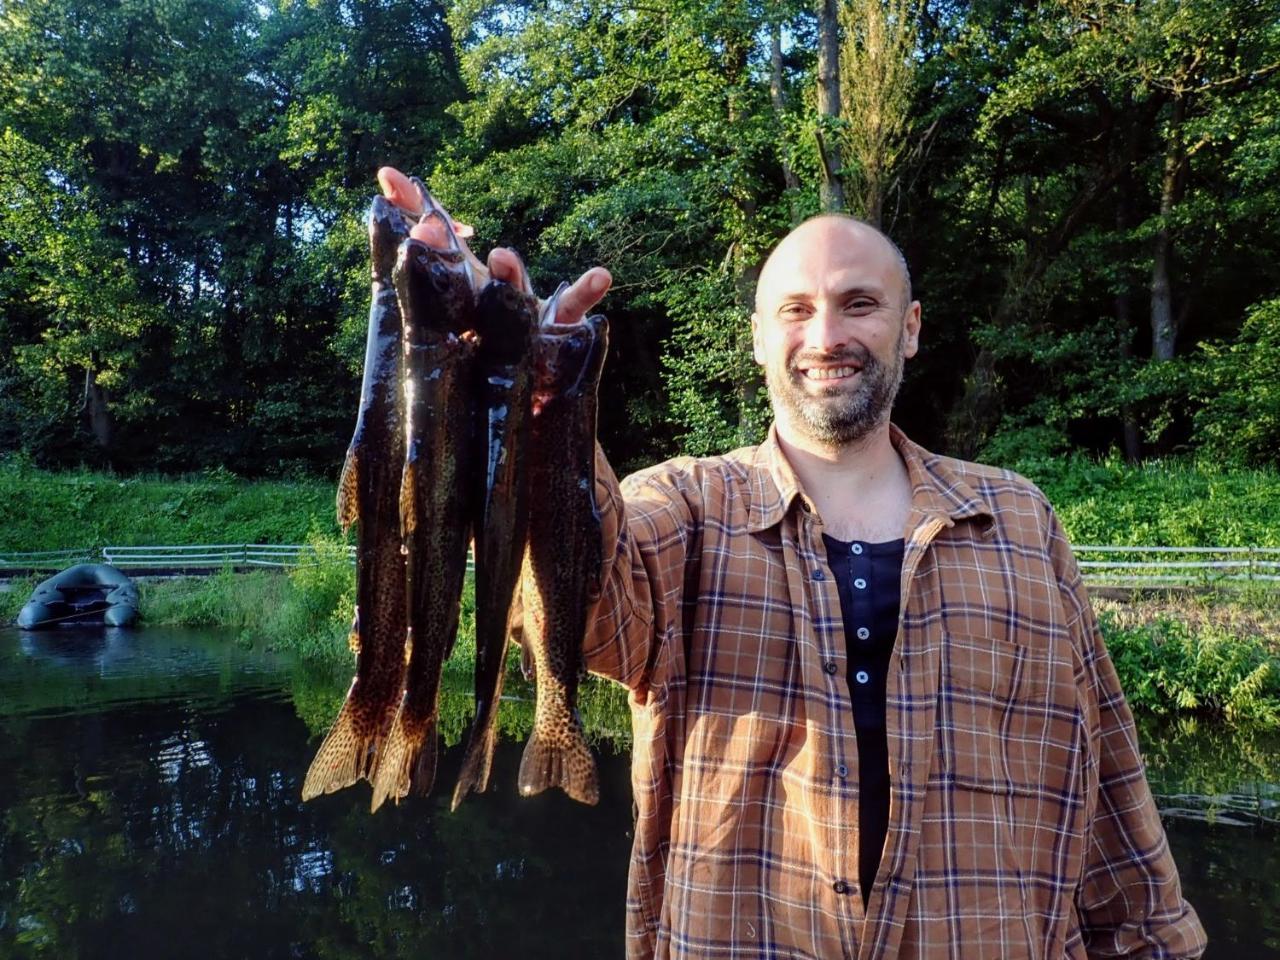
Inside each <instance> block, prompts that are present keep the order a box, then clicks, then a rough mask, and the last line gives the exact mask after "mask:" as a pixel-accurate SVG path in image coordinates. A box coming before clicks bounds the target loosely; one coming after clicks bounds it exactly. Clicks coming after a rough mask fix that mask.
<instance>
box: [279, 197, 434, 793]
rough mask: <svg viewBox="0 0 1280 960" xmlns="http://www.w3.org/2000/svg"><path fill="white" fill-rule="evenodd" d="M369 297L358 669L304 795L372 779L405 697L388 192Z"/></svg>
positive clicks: (404, 226)
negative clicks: (402, 682)
mask: <svg viewBox="0 0 1280 960" xmlns="http://www.w3.org/2000/svg"><path fill="white" fill-rule="evenodd" d="M368 225H369V247H370V264H371V272H372V281H373V286H372V303H371V306H370V309H369V331H368V337H367V340H366V344H365V357H364V379H363V383H362V385H361V389H360V412H359V415H358V417H357V419H356V428H355V434H354V436H353V437H352V439H351V444H350V446H349V447H348V449H347V456H346V461H345V463H344V464H343V468H342V479H341V480H340V481H339V484H338V523H339V524H340V525H341V526H342V528H343V529H344V530H345V529H348V528H349V527H350V526H351V525H352V524H355V525H356V617H355V623H354V624H353V626H352V628H351V639H350V642H351V647H352V649H353V650H354V651H355V652H356V675H355V679H354V680H353V681H352V684H351V689H350V690H349V691H348V692H347V698H346V701H345V702H344V703H343V705H342V707H341V709H340V710H339V712H338V717H337V719H336V720H335V721H334V724H333V727H332V728H331V729H330V731H329V733H328V735H327V736H326V737H325V739H324V742H323V743H322V744H321V746H320V749H319V751H318V752H317V754H316V757H315V759H314V760H313V761H312V763H311V768H310V769H309V770H308V771H307V776H306V779H305V780H304V781H303V785H302V799H303V800H309V799H311V798H312V797H316V796H318V795H320V794H322V793H332V792H333V791H335V790H339V789H341V788H343V787H347V786H350V785H351V784H353V783H355V782H356V781H357V780H360V779H366V778H368V777H369V775H370V773H371V771H372V770H373V768H374V766H375V765H376V764H377V762H378V757H379V753H380V750H381V748H382V744H383V741H384V738H385V736H386V733H387V729H388V727H389V726H390V723H391V719H392V717H393V716H394V713H395V710H396V706H397V704H398V702H399V699H400V689H401V681H402V678H403V674H404V642H405V594H404V557H403V556H402V555H401V552H400V523H399V501H400V473H401V468H402V465H403V462H404V427H403V390H402V386H401V361H400V353H401V351H400V337H401V314H400V306H399V303H398V301H397V299H396V295H395V290H394V289H393V286H392V270H393V266H394V263H395V258H396V251H397V248H398V247H399V245H400V244H401V242H402V241H403V240H404V239H405V238H407V237H408V235H409V225H408V223H407V222H406V221H405V219H404V217H403V215H402V214H401V213H400V212H399V211H398V210H397V209H396V208H395V207H394V206H392V205H391V204H390V203H388V202H387V201H386V200H385V199H383V198H382V197H376V198H375V199H374V200H373V203H372V205H371V206H370V209H369V216H368Z"/></svg>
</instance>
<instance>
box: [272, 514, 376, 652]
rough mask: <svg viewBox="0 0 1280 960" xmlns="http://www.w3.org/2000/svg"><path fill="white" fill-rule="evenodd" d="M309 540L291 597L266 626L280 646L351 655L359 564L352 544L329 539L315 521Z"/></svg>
mask: <svg viewBox="0 0 1280 960" xmlns="http://www.w3.org/2000/svg"><path fill="white" fill-rule="evenodd" d="M307 544H308V546H309V547H310V550H309V553H310V556H307V557H306V559H305V560H304V562H303V563H301V564H299V565H298V566H296V567H294V568H293V569H292V570H290V571H289V577H288V582H289V590H288V594H287V597H286V598H285V601H284V603H283V604H281V605H280V607H279V608H278V612H277V613H276V614H275V615H274V616H273V617H272V618H271V620H270V621H269V622H268V623H267V624H265V625H264V631H265V632H266V633H267V635H268V639H269V640H270V642H272V643H273V644H275V645H276V646H279V647H281V648H284V649H293V650H296V651H298V652H299V653H301V654H302V655H303V656H304V657H305V658H307V659H310V660H349V659H350V657H351V651H350V649H349V647H348V644H347V636H348V634H349V633H350V632H351V622H352V619H353V617H354V615H355V606H356V596H355V594H356V584H355V568H354V567H353V566H352V565H351V559H350V557H349V556H348V554H347V548H346V544H344V543H342V542H340V541H337V540H332V539H326V538H325V537H324V535H323V534H321V533H320V532H319V530H318V529H317V528H315V527H313V528H312V532H311V534H310V535H309V536H308V538H307Z"/></svg>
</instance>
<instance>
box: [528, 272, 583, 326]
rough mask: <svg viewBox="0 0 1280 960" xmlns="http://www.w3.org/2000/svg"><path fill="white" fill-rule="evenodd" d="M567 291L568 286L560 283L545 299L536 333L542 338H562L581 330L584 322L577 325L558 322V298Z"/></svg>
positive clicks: (565, 283) (580, 321)
mask: <svg viewBox="0 0 1280 960" xmlns="http://www.w3.org/2000/svg"><path fill="white" fill-rule="evenodd" d="M568 289H569V284H568V283H567V282H561V284H560V286H558V287H556V292H555V293H553V294H552V295H551V296H550V297H548V298H547V302H546V304H545V305H544V306H543V308H542V313H541V315H540V316H539V317H538V333H540V334H542V335H543V336H551V337H563V336H568V335H569V334H571V333H573V332H574V331H575V330H581V329H582V324H583V322H584V320H579V321H578V322H577V323H560V322H559V314H560V297H561V295H562V294H563V293H564V292H565V291H566V290H568Z"/></svg>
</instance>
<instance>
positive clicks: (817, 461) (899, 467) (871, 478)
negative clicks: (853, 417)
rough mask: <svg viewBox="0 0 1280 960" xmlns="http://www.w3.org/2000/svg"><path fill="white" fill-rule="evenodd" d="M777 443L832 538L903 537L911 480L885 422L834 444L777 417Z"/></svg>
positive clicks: (889, 538) (879, 538)
mask: <svg viewBox="0 0 1280 960" xmlns="http://www.w3.org/2000/svg"><path fill="white" fill-rule="evenodd" d="M778 445H779V446H780V447H781V448H782V452H783V454H785V455H786V458H787V462H788V463H790V464H791V469H792V470H794V471H795V474H796V478H797V479H798V480H799V481H800V485H801V487H802V488H803V489H804V492H805V493H806V494H807V495H808V496H809V498H810V499H811V500H812V501H813V503H814V506H816V507H817V509H818V513H819V514H820V515H821V517H822V520H823V525H824V529H825V531H826V532H827V533H829V534H830V535H831V536H833V537H836V538H837V539H840V540H863V539H865V540H892V539H897V538H898V537H901V536H902V535H903V526H904V525H905V523H906V519H907V514H908V512H909V510H910V505H911V482H910V478H909V476H908V475H907V468H906V465H905V464H904V463H903V462H902V458H901V457H900V456H898V452H897V451H896V450H895V449H894V448H893V442H892V440H891V438H890V434H889V424H888V422H885V423H882V424H880V425H879V426H877V427H876V428H875V429H873V430H872V431H871V432H870V433H868V434H867V435H866V436H864V437H861V438H859V439H858V440H856V441H853V442H850V443H846V444H841V445H839V446H834V447H833V446H828V445H827V444H823V443H817V442H815V441H813V440H812V439H810V438H808V437H805V436H803V435H802V434H798V433H797V432H796V431H794V430H791V429H789V425H786V424H784V423H783V422H782V420H781V419H779V421H778Z"/></svg>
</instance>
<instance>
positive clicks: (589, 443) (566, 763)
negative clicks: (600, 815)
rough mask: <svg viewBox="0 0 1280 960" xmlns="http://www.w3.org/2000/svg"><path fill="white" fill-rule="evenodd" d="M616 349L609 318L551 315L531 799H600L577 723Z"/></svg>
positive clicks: (538, 532)
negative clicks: (609, 359)
mask: <svg viewBox="0 0 1280 960" xmlns="http://www.w3.org/2000/svg"><path fill="white" fill-rule="evenodd" d="M607 347H608V324H607V322H606V321H605V319H604V317H601V316H595V317H588V318H586V319H585V320H583V321H581V322H580V323H575V324H571V325H564V324H558V323H556V322H555V301H554V300H553V302H552V304H550V305H549V306H548V308H547V311H546V316H545V317H544V319H543V321H542V324H541V326H540V329H539V332H538V337H537V339H536V342H535V346H534V353H535V357H536V374H535V384H534V399H533V411H534V417H533V439H532V443H531V445H530V451H529V466H528V470H529V480H528V483H529V496H530V499H531V502H533V503H536V504H537V507H536V508H534V509H532V510H531V511H530V516H529V546H528V549H527V551H526V554H525V565H524V571H523V581H522V583H521V598H522V602H523V617H524V621H523V634H524V643H525V645H526V647H527V648H529V649H532V652H533V660H534V673H535V680H536V684H537V706H536V708H535V713H534V726H533V735H532V736H531V737H530V738H529V742H528V744H526V745H525V750H524V756H523V757H522V759H521V761H520V774H519V786H520V792H521V793H522V794H524V795H525V796H530V795H532V794H535V793H540V792H541V791H543V790H545V789H547V788H548V787H561V788H562V789H563V790H564V791H565V792H566V793H567V794H569V796H571V797H573V798H574V799H575V800H579V801H581V802H582V803H589V804H593V803H595V802H596V801H597V800H598V799H599V796H600V788H599V783H598V778H597V775H596V764H595V758H594V757H593V756H592V755H591V750H590V748H589V747H588V746H587V743H586V739H585V738H584V736H583V730H582V721H581V719H580V718H579V717H578V708H577V693H578V681H579V678H580V676H581V675H582V672H583V661H582V644H583V640H584V638H585V635H586V628H587V615H588V613H589V612H590V610H591V608H592V607H593V605H594V604H595V601H596V600H598V599H599V596H600V586H601V584H600V578H601V573H602V566H603V557H602V553H601V542H600V537H601V523H600V514H599V512H598V511H597V509H596V503H595V479H596V478H595V443H596V393H597V390H598V388H599V385H600V371H601V369H602V368H603V366H604V356H605V351H606V349H607Z"/></svg>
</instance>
